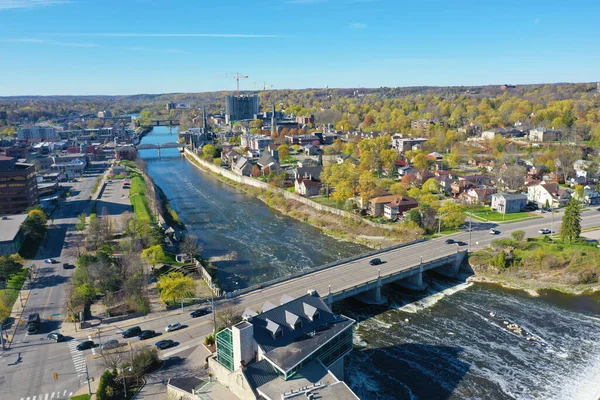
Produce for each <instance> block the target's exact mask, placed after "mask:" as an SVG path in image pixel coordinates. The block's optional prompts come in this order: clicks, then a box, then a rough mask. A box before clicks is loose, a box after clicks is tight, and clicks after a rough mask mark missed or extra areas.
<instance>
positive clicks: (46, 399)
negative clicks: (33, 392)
mask: <svg viewBox="0 0 600 400" xmlns="http://www.w3.org/2000/svg"><path fill="white" fill-rule="evenodd" d="M40 397H42V396H40ZM44 400H48V393H46V398H45V399H44Z"/></svg>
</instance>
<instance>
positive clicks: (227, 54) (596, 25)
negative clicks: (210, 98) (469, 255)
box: [0, 0, 600, 96]
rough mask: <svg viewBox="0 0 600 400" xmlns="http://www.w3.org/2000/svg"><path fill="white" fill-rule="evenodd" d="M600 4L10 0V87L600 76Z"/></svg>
mask: <svg viewBox="0 0 600 400" xmlns="http://www.w3.org/2000/svg"><path fill="white" fill-rule="evenodd" d="M599 39H600V1H597V0H574V1H570V2H567V1H562V0H561V1H556V0H546V1H541V0H520V1H513V0H445V1H443V0H256V1H253V0H245V1H242V0H221V1H212V0H162V1H158V0H119V1H116V0H0V96H1V95H24V94H39V95H52V94H136V93H171V92H201V91H214V90H230V89H234V88H235V80H234V79H220V78H216V77H217V76H221V75H226V74H228V73H235V72H237V71H239V72H240V73H242V74H245V75H248V76H249V79H244V80H242V81H241V88H242V89H255V83H259V82H263V81H266V82H267V83H270V84H272V85H273V86H274V88H276V89H284V88H307V87H313V88H315V87H325V86H329V87H357V86H362V87H380V86H420V85H428V86H437V85H483V84H498V83H515V84H519V83H541V82H567V81H568V82H589V81H595V80H600V74H599V72H600V62H599V61H600V40H599Z"/></svg>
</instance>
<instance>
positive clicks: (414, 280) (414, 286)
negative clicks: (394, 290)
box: [394, 261, 427, 292]
mask: <svg viewBox="0 0 600 400" xmlns="http://www.w3.org/2000/svg"><path fill="white" fill-rule="evenodd" d="M394 283H395V284H396V285H398V286H401V287H402V288H404V289H408V290H412V291H415V292H423V291H424V290H425V289H427V284H426V283H423V262H422V261H421V264H420V265H419V270H418V271H416V272H415V273H414V274H413V275H411V276H409V277H407V278H404V279H400V280H398V281H395V282H394Z"/></svg>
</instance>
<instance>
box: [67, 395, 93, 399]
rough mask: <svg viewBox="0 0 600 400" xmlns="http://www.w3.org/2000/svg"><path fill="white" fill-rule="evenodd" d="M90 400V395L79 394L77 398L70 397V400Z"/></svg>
mask: <svg viewBox="0 0 600 400" xmlns="http://www.w3.org/2000/svg"><path fill="white" fill-rule="evenodd" d="M91 398H92V395H91V394H80V395H79V396H73V397H71V400H90V399H91Z"/></svg>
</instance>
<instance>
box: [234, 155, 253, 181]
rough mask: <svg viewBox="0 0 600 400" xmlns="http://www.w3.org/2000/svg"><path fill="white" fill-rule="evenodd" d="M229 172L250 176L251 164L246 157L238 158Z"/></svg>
mask: <svg viewBox="0 0 600 400" xmlns="http://www.w3.org/2000/svg"><path fill="white" fill-rule="evenodd" d="M231 170H232V171H233V172H235V173H236V174H238V175H242V176H250V174H251V173H252V163H251V162H250V160H248V159H247V158H246V157H244V156H240V157H238V159H237V161H236V162H235V163H234V164H233V167H232V168H231Z"/></svg>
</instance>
